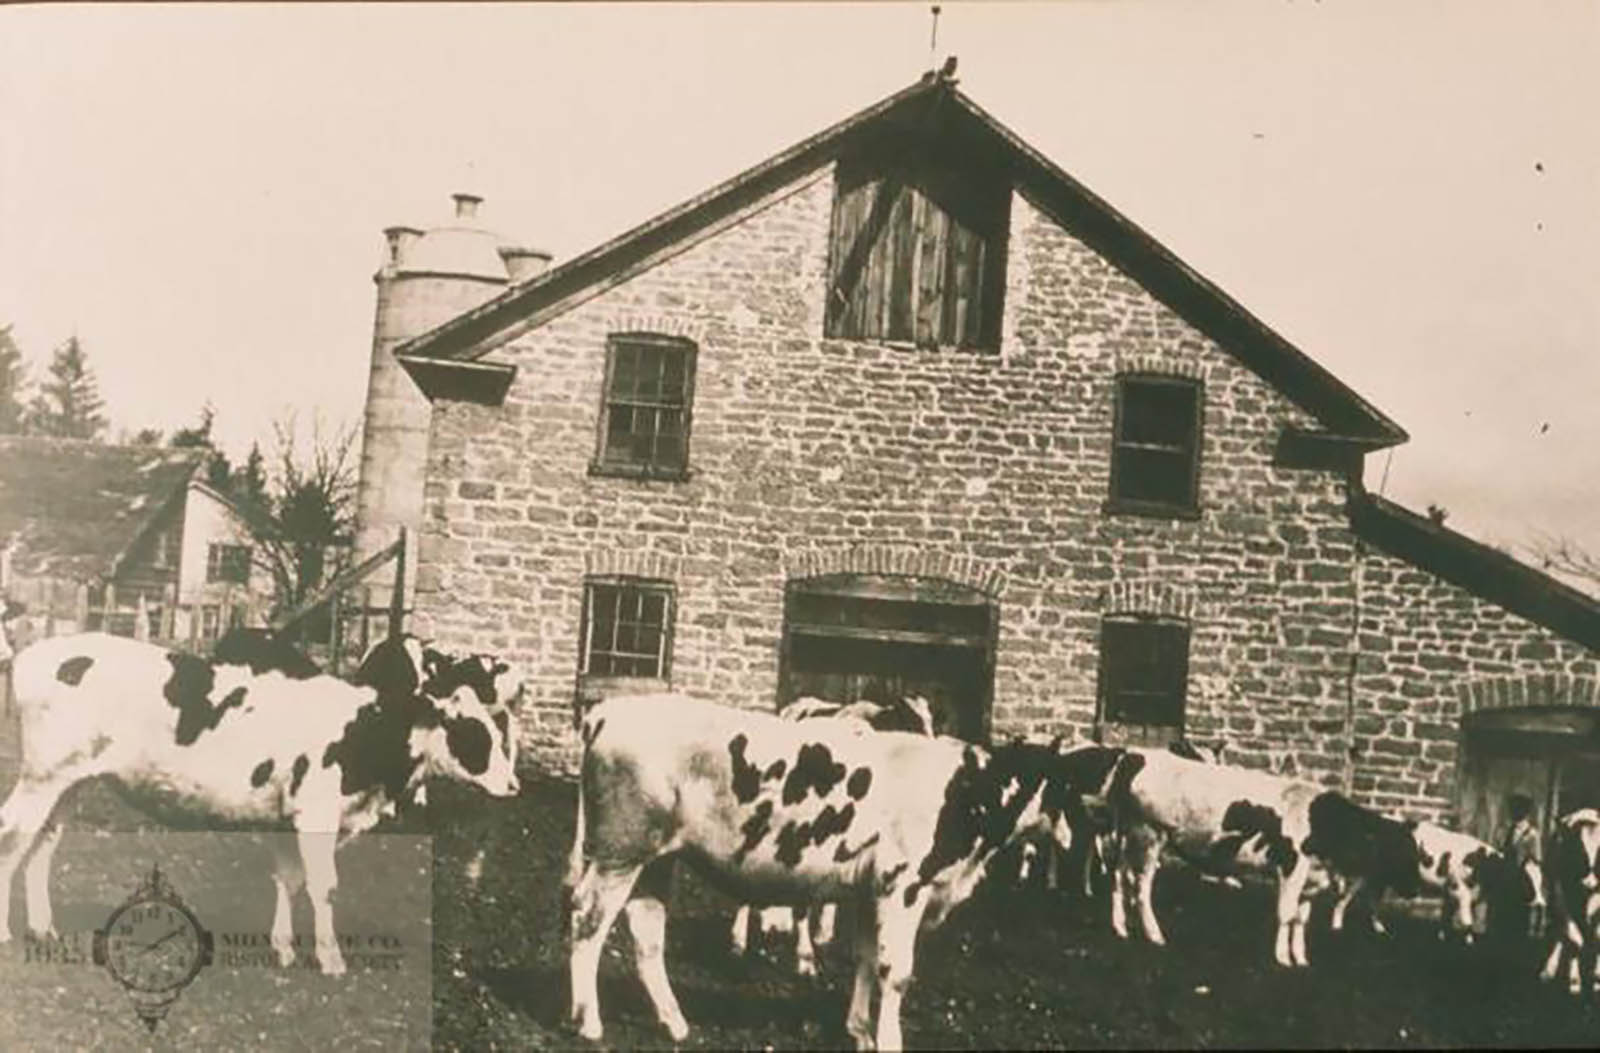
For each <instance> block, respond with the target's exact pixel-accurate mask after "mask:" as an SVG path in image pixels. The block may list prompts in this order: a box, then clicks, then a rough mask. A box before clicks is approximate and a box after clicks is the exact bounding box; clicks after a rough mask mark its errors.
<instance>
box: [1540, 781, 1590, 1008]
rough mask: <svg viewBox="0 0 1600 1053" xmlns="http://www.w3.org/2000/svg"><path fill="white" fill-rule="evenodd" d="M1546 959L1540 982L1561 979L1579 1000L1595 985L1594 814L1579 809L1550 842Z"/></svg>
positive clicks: (1564, 819)
mask: <svg viewBox="0 0 1600 1053" xmlns="http://www.w3.org/2000/svg"><path fill="white" fill-rule="evenodd" d="M1548 873H1549V876H1550V907H1551V916H1550V920H1551V923H1552V925H1551V930H1550V953H1549V956H1548V957H1547V958H1546V959H1545V963H1544V968H1543V969H1542V970H1540V977H1541V978H1542V979H1544V980H1554V979H1555V978H1556V977H1557V976H1559V975H1561V972H1562V964H1563V959H1565V965H1566V974H1567V989H1568V990H1569V991H1571V992H1572V994H1574V995H1576V996H1583V995H1584V994H1586V993H1587V991H1588V989H1589V988H1591V987H1592V986H1594V985H1595V984H1596V983H1600V811H1596V810H1595V809H1593V808H1580V809H1578V810H1577V811H1574V812H1571V813H1569V814H1568V815H1565V816H1563V817H1562V818H1561V819H1560V820H1559V821H1558V822H1557V823H1556V827H1555V831H1554V832H1553V834H1552V837H1551V845H1550V858H1549V863H1548Z"/></svg>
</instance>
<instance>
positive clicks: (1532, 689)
mask: <svg viewBox="0 0 1600 1053" xmlns="http://www.w3.org/2000/svg"><path fill="white" fill-rule="evenodd" d="M1456 694H1457V695H1458V696H1459V698H1460V699H1461V714H1462V716H1463V717H1465V716H1466V715H1467V714H1468V713H1473V712H1477V711H1479V710H1485V709H1512V708H1522V707H1525V706H1581V707H1589V708H1600V680H1597V679H1596V678H1595V677H1592V676H1575V675H1573V674H1571V673H1521V674H1515V675H1511V676H1498V677H1479V678H1476V679H1473V680H1470V681H1468V682H1466V683H1464V684H1461V685H1460V686H1459V687H1457V688H1456Z"/></svg>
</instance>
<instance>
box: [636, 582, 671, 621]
mask: <svg viewBox="0 0 1600 1053" xmlns="http://www.w3.org/2000/svg"><path fill="white" fill-rule="evenodd" d="M666 606H667V599H666V596H664V595H663V594H662V593H659V592H655V591H647V590H640V593H639V620H640V621H643V622H648V623H649V624H651V625H661V624H662V619H663V617H664V616H665V614H666Z"/></svg>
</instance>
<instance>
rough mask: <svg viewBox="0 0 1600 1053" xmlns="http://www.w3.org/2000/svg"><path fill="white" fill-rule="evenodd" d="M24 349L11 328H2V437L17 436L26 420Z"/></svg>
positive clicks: (0, 403) (0, 406)
mask: <svg viewBox="0 0 1600 1053" xmlns="http://www.w3.org/2000/svg"><path fill="white" fill-rule="evenodd" d="M27 380H28V377H27V370H26V368H25V363H24V362H23V360H22V349H21V348H20V347H18V346H17V342H16V340H15V339H14V338H13V337H12V336H11V327H10V326H9V325H7V326H0V435H15V434H16V433H18V432H20V431H21V430H22V426H23V423H24V421H25V419H26V415H27V409H26V404H25V403H24V402H23V400H22V389H23V387H24V385H26V384H27Z"/></svg>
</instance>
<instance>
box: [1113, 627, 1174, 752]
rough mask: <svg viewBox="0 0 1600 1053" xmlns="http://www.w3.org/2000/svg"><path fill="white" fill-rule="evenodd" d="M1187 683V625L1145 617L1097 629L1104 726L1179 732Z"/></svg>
mask: <svg viewBox="0 0 1600 1053" xmlns="http://www.w3.org/2000/svg"><path fill="white" fill-rule="evenodd" d="M1188 680H1189V625H1188V623H1187V622H1183V621H1179V620H1176V619H1167V618H1155V617H1145V616H1134V615H1129V616H1118V617H1112V618H1107V619H1106V620H1105V621H1104V622H1103V623H1102V624H1101V627H1100V716H1101V720H1102V721H1103V722H1105V723H1109V724H1132V725H1140V726H1143V727H1146V728H1176V729H1178V730H1180V731H1181V730H1182V728H1183V718H1184V703H1185V699H1186V696H1187V686H1188Z"/></svg>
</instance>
